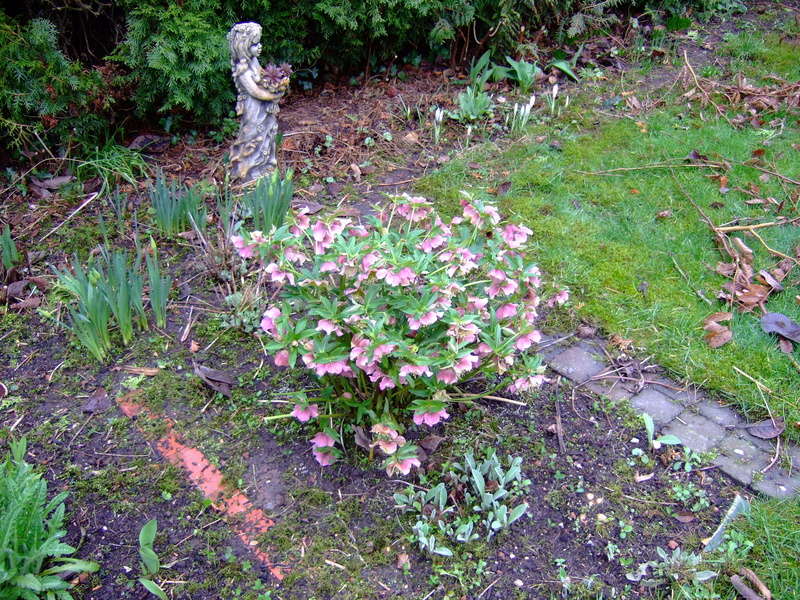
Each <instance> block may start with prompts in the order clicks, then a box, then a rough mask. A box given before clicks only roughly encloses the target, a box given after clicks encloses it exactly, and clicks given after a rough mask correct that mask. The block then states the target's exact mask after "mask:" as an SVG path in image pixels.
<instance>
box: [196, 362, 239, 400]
mask: <svg viewBox="0 0 800 600" xmlns="http://www.w3.org/2000/svg"><path fill="white" fill-rule="evenodd" d="M192 365H193V366H194V374H195V375H197V376H198V377H199V378H200V379H202V380H203V383H205V384H206V385H207V386H208V387H210V388H211V389H212V390H214V391H215V392H219V393H220V394H222V395H223V396H225V397H226V398H230V397H231V387H233V385H234V384H235V383H236V380H235V379H234V378H233V377H232V376H230V375H228V374H227V373H225V372H223V371H218V370H216V369H211V368H209V367H204V366H203V365H199V364H197V363H196V362H194V361H192Z"/></svg>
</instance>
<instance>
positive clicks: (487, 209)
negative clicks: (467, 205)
mask: <svg viewBox="0 0 800 600" xmlns="http://www.w3.org/2000/svg"><path fill="white" fill-rule="evenodd" d="M483 212H484V213H486V215H488V217H489V220H490V221H491V222H492V225H497V224H498V223H499V222H500V213H499V212H497V209H496V208H495V207H494V206H492V205H491V204H490V205H487V206H484V207H483Z"/></svg>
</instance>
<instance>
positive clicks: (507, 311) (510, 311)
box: [495, 304, 517, 321]
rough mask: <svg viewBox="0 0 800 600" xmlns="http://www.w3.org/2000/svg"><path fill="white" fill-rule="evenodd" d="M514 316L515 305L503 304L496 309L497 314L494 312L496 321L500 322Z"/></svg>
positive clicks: (515, 311)
mask: <svg viewBox="0 0 800 600" xmlns="http://www.w3.org/2000/svg"><path fill="white" fill-rule="evenodd" d="M516 314H517V305H516V304H503V305H502V306H501V307H500V308H498V309H497V312H495V316H496V317H497V320H498V321H502V320H503V319H508V318H509V317H513V316H515V315H516Z"/></svg>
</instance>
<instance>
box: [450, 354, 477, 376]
mask: <svg viewBox="0 0 800 600" xmlns="http://www.w3.org/2000/svg"><path fill="white" fill-rule="evenodd" d="M480 363H481V359H480V358H478V357H477V356H475V355H474V354H472V353H470V354H467V355H466V356H462V357H461V358H459V359H458V360H457V361H456V364H455V365H453V370H454V371H455V372H456V373H457V374H458V375H462V374H463V373H467V372H469V371H471V370H472V369H474V368H476V367H477V366H478V365H479V364H480Z"/></svg>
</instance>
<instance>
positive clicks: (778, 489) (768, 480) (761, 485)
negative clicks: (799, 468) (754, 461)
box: [752, 467, 800, 498]
mask: <svg viewBox="0 0 800 600" xmlns="http://www.w3.org/2000/svg"><path fill="white" fill-rule="evenodd" d="M752 488H753V489H754V490H756V491H758V492H761V493H762V494H765V495H767V496H771V497H773V498H790V497H792V496H797V495H800V475H792V476H790V475H789V473H788V472H787V471H786V470H785V469H778V468H775V467H773V468H772V469H770V470H769V471H767V473H766V475H764V478H763V479H760V480H757V481H754V482H753V484H752Z"/></svg>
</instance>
